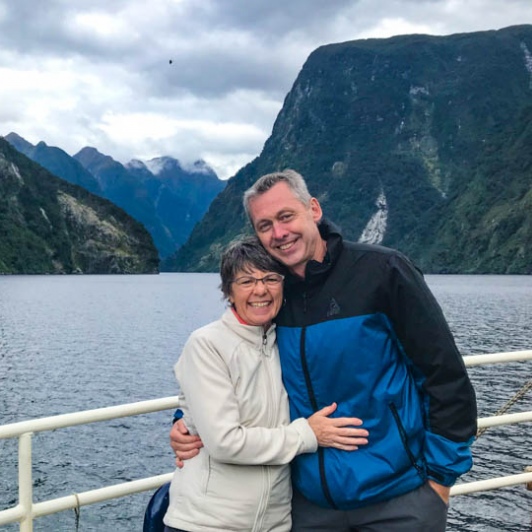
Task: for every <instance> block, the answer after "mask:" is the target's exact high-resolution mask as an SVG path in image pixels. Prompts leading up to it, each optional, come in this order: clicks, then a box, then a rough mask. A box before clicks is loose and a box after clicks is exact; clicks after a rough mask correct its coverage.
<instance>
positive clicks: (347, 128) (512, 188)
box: [163, 25, 532, 274]
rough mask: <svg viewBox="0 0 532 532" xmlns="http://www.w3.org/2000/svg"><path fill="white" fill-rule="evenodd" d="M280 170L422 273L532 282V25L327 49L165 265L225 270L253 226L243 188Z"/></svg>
mask: <svg viewBox="0 0 532 532" xmlns="http://www.w3.org/2000/svg"><path fill="white" fill-rule="evenodd" d="M283 168H294V169H296V170H297V171H299V172H300V173H302V174H303V176H305V178H306V179H307V182H308V185H309V190H310V192H311V194H313V195H314V196H316V197H317V198H318V199H319V200H320V202H321V204H322V207H323V210H324V213H325V216H327V217H328V218H330V219H332V220H333V221H334V222H336V223H337V224H338V225H339V226H340V227H341V229H342V230H343V233H344V235H345V236H346V237H347V238H349V239H351V240H357V241H366V242H373V243H377V244H383V245H386V246H391V247H394V248H398V249H400V250H401V251H403V252H405V253H406V254H407V255H409V256H410V257H411V258H412V259H413V260H414V261H415V262H416V263H417V264H418V265H419V266H421V268H422V269H423V270H424V271H425V272H427V273H515V274H525V273H528V274H530V273H532V208H531V207H532V26H530V25H523V26H513V27H510V28H505V29H502V30H498V31H486V32H476V33H469V34H456V35H450V36H444V37H435V36H428V35H407V36H399V37H392V38H390V39H367V40H358V41H351V42H346V43H340V44H331V45H327V46H322V47H320V48H318V49H317V50H315V51H314V52H313V53H312V54H311V55H310V56H309V58H308V59H307V61H306V63H305V64H304V66H303V68H302V70H301V72H300V73H299V75H298V77H297V79H296V80H295V82H294V85H293V87H292V89H291V91H290V92H289V94H288V95H287V96H286V98H285V101H284V105H283V107H282V109H281V111H280V113H279V115H278V117H277V119H276V121H275V124H274V127H273V131H272V134H271V136H270V138H269V139H268V140H267V141H266V143H265V145H264V148H263V150H262V153H261V154H260V156H259V157H257V158H256V159H255V160H254V161H252V162H251V163H250V164H248V165H247V166H246V167H244V168H242V169H241V170H240V171H239V172H238V173H237V174H236V175H235V176H234V177H232V178H231V179H230V180H229V182H228V184H227V186H226V188H225V189H224V190H223V191H222V192H221V193H220V194H219V195H218V197H217V198H216V199H215V200H214V201H213V202H212V204H211V206H210V208H209V211H208V212H207V214H206V215H205V216H204V218H203V219H202V220H201V222H200V223H198V224H197V225H196V227H195V228H194V230H193V231H192V233H191V235H190V238H189V239H188V241H187V242H186V243H185V244H184V245H183V246H182V247H181V248H180V249H179V250H178V251H177V253H176V254H175V255H174V256H172V257H171V258H169V259H168V260H167V261H165V263H164V265H163V268H164V269H169V270H176V271H191V270H199V271H214V270H216V269H217V268H218V260H219V255H220V250H221V249H222V247H223V246H224V245H225V244H226V243H227V242H228V241H229V240H231V239H232V238H234V237H235V236H237V235H239V234H243V233H247V232H250V231H251V227H250V225H249V223H248V222H247V220H246V218H245V216H244V211H243V208H242V205H241V197H242V193H243V192H244V190H246V189H247V188H248V187H249V186H250V185H251V184H252V183H253V182H254V181H255V180H256V179H257V178H258V177H260V176H261V175H262V174H264V173H269V172H272V171H275V170H280V169H283Z"/></svg>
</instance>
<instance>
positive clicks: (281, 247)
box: [277, 240, 296, 251]
mask: <svg viewBox="0 0 532 532" xmlns="http://www.w3.org/2000/svg"><path fill="white" fill-rule="evenodd" d="M295 243H296V241H295V240H294V241H293V242H287V243H286V244H281V245H279V246H277V249H280V250H281V251H287V250H288V249H290V248H291V247H292V246H293V245H294V244H295Z"/></svg>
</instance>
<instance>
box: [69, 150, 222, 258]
mask: <svg viewBox="0 0 532 532" xmlns="http://www.w3.org/2000/svg"><path fill="white" fill-rule="evenodd" d="M74 159H75V160H76V161H78V162H79V163H80V164H81V165H82V166H83V167H84V168H85V169H86V170H87V171H88V172H90V173H91V174H92V175H93V176H94V177H95V178H96V180H97V181H98V184H99V186H100V188H101V190H102V195H103V196H104V197H105V198H107V199H109V200H111V201H112V202H113V203H116V205H118V206H120V207H122V208H123V209H124V210H125V211H126V212H128V213H129V214H131V216H133V217H134V218H135V219H136V220H138V221H140V222H141V223H143V224H144V225H145V227H146V228H147V229H148V231H149V232H150V234H151V235H152V237H153V240H154V242H155V245H156V246H157V249H158V250H159V253H160V255H161V257H166V256H168V255H170V254H172V253H174V252H175V250H176V249H177V248H178V247H179V246H180V245H181V244H183V243H184V242H185V241H186V239H187V238H188V236H189V235H190V232H191V231H192V228H193V227H194V225H195V224H196V222H198V221H199V220H200V219H201V217H202V216H203V214H205V212H206V211H207V209H208V207H209V205H210V203H211V201H212V200H213V198H214V197H215V196H216V195H217V194H218V193H219V192H220V191H221V190H222V189H223V187H224V185H225V183H224V181H221V180H220V179H218V177H217V176H216V174H215V173H214V171H213V170H212V169H211V168H209V167H208V166H207V165H206V164H205V163H203V162H198V163H196V165H195V166H193V167H192V168H191V169H184V168H183V167H182V166H181V165H180V163H179V161H177V160H176V159H172V158H171V157H161V158H157V159H152V160H151V161H148V162H147V163H146V164H145V163H143V162H142V161H137V160H133V161H131V162H130V163H128V164H127V165H125V166H124V165H122V164H121V163H119V162H118V161H115V160H114V159H113V158H112V157H109V156H108V155H103V154H101V153H100V152H99V151H98V150H97V149H95V148H91V147H86V148H83V149H82V150H81V151H79V152H78V153H77V154H75V155H74Z"/></svg>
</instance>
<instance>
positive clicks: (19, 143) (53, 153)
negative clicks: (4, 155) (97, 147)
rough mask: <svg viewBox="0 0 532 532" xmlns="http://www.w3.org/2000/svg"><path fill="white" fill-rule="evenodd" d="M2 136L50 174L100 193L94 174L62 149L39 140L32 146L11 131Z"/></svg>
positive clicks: (94, 192)
mask: <svg viewBox="0 0 532 532" xmlns="http://www.w3.org/2000/svg"><path fill="white" fill-rule="evenodd" d="M4 138H5V139H6V140H7V141H8V142H9V143H10V144H11V145H12V146H13V147H14V148H15V149H17V150H18V151H19V152H20V153H23V154H24V155H25V156H26V157H29V158H30V159H31V160H32V161H35V162H36V163H39V164H40V165H41V166H44V168H46V169H47V170H48V171H50V172H51V173H52V174H54V175H56V176H58V177H61V178H62V179H64V180H65V181H68V182H69V183H73V184H74V185H79V186H81V187H83V188H86V189H87V190H88V191H89V192H92V193H93V194H99V195H101V192H102V191H101V189H100V185H99V184H98V182H97V181H96V179H95V178H94V176H93V175H92V174H91V173H90V172H87V170H85V168H83V166H82V165H81V164H80V163H79V162H78V161H76V160H75V159H73V158H72V157H71V156H70V155H68V153H66V152H65V151H63V150H62V149H60V148H56V147H53V146H48V145H47V144H46V143H45V142H39V143H38V144H37V145H36V146H34V145H33V144H31V143H30V142H28V141H27V140H25V139H23V138H22V137H20V136H19V135H17V134H16V133H13V132H12V133H9V134H8V135H6V136H5V137H4Z"/></svg>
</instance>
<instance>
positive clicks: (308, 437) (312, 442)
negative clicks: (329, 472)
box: [292, 417, 318, 453]
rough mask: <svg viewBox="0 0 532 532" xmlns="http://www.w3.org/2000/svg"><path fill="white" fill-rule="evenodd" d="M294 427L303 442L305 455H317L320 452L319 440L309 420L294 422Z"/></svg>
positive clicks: (303, 419) (302, 419) (300, 419)
mask: <svg viewBox="0 0 532 532" xmlns="http://www.w3.org/2000/svg"><path fill="white" fill-rule="evenodd" d="M292 425H293V426H294V428H295V429H296V430H297V432H298V433H299V435H300V437H301V440H302V441H303V445H302V451H303V452H304V453H315V452H316V451H317V450H318V440H317V438H316V435H315V434H314V431H313V430H312V429H311V428H310V425H309V422H308V420H307V419H305V418H303V417H301V418H299V419H296V420H294V421H292Z"/></svg>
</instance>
